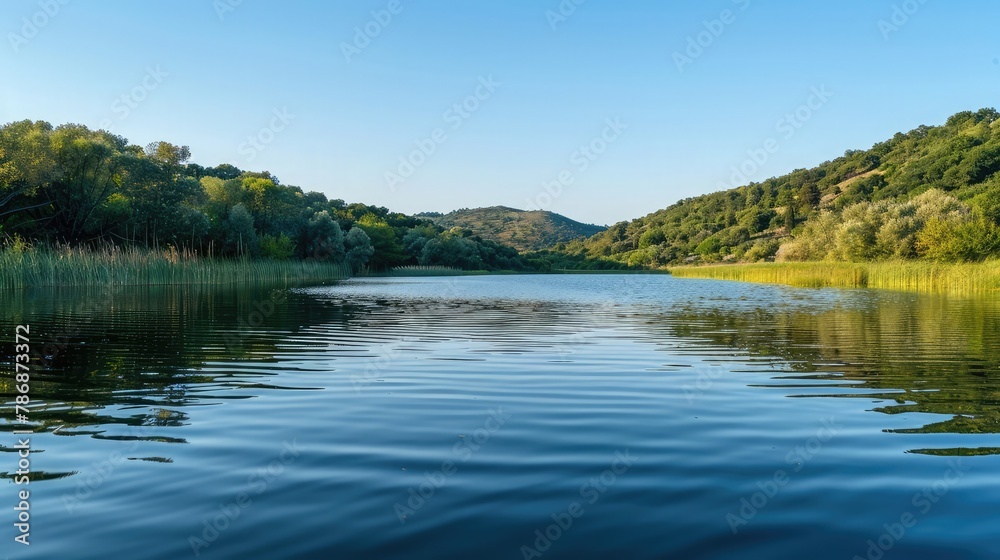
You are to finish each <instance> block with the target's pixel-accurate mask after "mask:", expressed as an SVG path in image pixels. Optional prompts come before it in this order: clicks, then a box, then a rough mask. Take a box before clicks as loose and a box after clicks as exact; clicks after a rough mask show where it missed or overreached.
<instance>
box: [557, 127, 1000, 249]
mask: <svg viewBox="0 0 1000 560" xmlns="http://www.w3.org/2000/svg"><path fill="white" fill-rule="evenodd" d="M998 172H1000V118H998V115H997V113H996V111H993V110H992V109H983V110H981V111H979V112H976V113H973V112H968V111H967V112H963V113H959V114H956V115H954V116H953V117H951V118H949V119H948V122H947V123H946V124H945V125H943V126H936V127H929V126H921V127H918V128H916V129H914V130H912V131H910V132H908V133H906V134H903V133H897V134H896V135H895V136H894V137H893V138H891V139H890V140H887V141H885V142H881V143H878V144H876V145H875V146H873V147H872V148H871V149H869V150H849V151H848V152H846V153H845V154H844V156H842V157H839V158H837V159H834V160H831V161H827V162H825V163H822V164H820V165H819V166H817V167H814V168H812V169H800V170H796V171H794V172H792V173H790V174H788V175H785V176H782V177H777V178H772V179H768V180H766V181H763V182H761V183H751V184H749V185H745V186H741V187H738V188H734V189H730V190H725V191H720V192H715V193H712V194H707V195H703V196H699V197H695V198H690V199H686V200H682V201H680V202H678V203H676V204H674V205H672V206H670V207H668V208H665V209H663V210H659V211H656V212H653V213H652V214H649V215H647V216H645V217H643V218H639V219H636V220H633V221H631V222H621V223H618V224H615V225H613V226H611V227H610V228H608V230H607V231H604V232H602V233H599V234H597V235H595V236H593V237H591V238H589V239H587V240H584V241H578V242H573V243H570V244H569V245H568V247H567V248H566V251H567V252H568V253H569V254H573V255H579V256H586V257H602V258H608V259H612V260H616V261H619V262H624V263H628V264H631V265H642V266H649V267H660V266H664V265H669V264H681V263H685V262H691V261H698V262H702V261H704V262H712V261H718V260H738V261H746V262H754V261H757V260H760V259H762V258H766V257H768V256H770V255H773V254H774V252H775V251H776V249H777V248H778V245H779V244H780V243H781V242H783V241H785V240H787V239H788V238H789V235H790V234H791V232H790V231H789V230H788V228H787V227H786V220H785V212H786V210H787V209H788V208H789V207H791V208H794V209H795V216H796V220H795V222H794V223H795V226H796V227H797V228H798V227H799V226H802V224H803V222H804V221H806V220H808V219H812V218H814V217H816V216H817V215H818V213H819V212H821V211H823V210H830V211H833V212H840V211H841V210H842V209H843V208H845V207H847V206H849V205H851V204H855V203H858V202H865V201H881V200H909V199H911V198H913V197H914V196H916V195H918V194H920V193H922V192H924V191H926V190H928V189H931V188H937V189H941V190H943V191H946V192H947V193H948V194H949V195H951V196H955V197H957V198H959V199H961V200H963V201H965V202H968V203H970V204H971V205H972V206H974V207H975V206H977V205H979V206H980V207H982V206H989V205H991V204H992V206H996V204H995V200H996V199H997V197H998V195H997V193H998V192H1000V173H998ZM990 199H992V202H991V200H990ZM992 206H991V207H989V208H986V210H987V211H989V212H991V213H992V214H993V215H994V219H998V218H997V217H996V214H997V212H998V209H997V208H995V207H992Z"/></svg>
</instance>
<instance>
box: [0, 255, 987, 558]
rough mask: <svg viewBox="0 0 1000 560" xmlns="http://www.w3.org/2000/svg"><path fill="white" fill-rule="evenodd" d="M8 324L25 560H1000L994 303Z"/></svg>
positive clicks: (347, 288)
mask: <svg viewBox="0 0 1000 560" xmlns="http://www.w3.org/2000/svg"><path fill="white" fill-rule="evenodd" d="M0 317H2V324H3V330H4V333H3V335H2V336H3V347H2V348H3V354H2V356H0V358H2V361H3V366H2V367H3V371H4V379H5V385H4V386H3V389H4V396H5V398H4V400H5V402H6V406H5V408H4V418H5V422H4V425H3V429H4V430H5V432H6V433H5V434H4V441H3V442H2V444H3V445H4V446H5V447H4V449H3V450H4V451H7V452H6V453H0V463H2V464H0V471H5V474H4V476H5V477H7V479H8V480H7V481H6V486H7V488H8V490H6V491H5V492H4V493H3V500H4V503H3V504H2V507H3V511H4V512H5V513H4V515H3V521H4V526H5V527H7V529H6V530H5V534H6V535H7V537H6V540H7V542H6V543H4V545H3V554H5V555H9V556H10V558H17V559H21V558H26V559H27V558H46V559H51V558H74V559H75V558H95V559H97V558H100V559H107V558H130V559H168V558H169V559H176V558H195V557H198V558H408V559H424V558H426V559H441V558H498V559H499V558H509V559H516V558H546V559H548V558H630V559H644V558H820V559H825V558H842V559H845V560H849V559H852V558H854V557H860V558H870V559H872V560H876V559H880V558H887V559H888V558H900V559H913V558H917V559H921V558H927V559H934V560H940V559H948V558H955V559H959V558H961V559H978V558H984V559H985V558H997V557H1000V541H998V539H997V538H996V535H997V530H998V527H1000V508H998V504H1000V475H998V474H997V473H998V472H1000V456H998V454H1000V442H998V438H997V437H996V433H997V432H998V430H1000V381H998V365H1000V302H998V298H996V297H992V298H978V299H977V298H960V297H944V296H930V295H916V294H907V293H895V292H878V291H865V290H833V289H828V290H809V289H794V288H787V287H780V286H769V285H752V284H738V283H729V282H721V281H712V280H683V279H675V278H672V277H670V276H665V275H541V276H531V275H524V276H465V277H453V278H367V279H365V278H363V279H354V280H349V281H345V282H341V283H338V284H335V285H331V286H318V287H302V288H294V289H281V290H272V289H265V288H260V289H222V288H219V289H208V288H187V289H183V288H163V287H160V288H141V289H139V288H106V289H94V290H65V289H63V290H55V289H53V290H41V289H38V290H32V291H29V292H26V293H24V294H21V295H11V294H4V295H2V296H0ZM17 324H28V325H30V328H31V344H32V346H33V348H34V349H35V350H36V351H38V352H39V353H40V354H42V355H43V357H42V358H39V359H37V360H36V361H35V362H34V363H33V364H32V367H34V368H36V369H35V370H34V372H33V376H32V379H31V395H32V397H33V404H32V407H31V410H30V418H31V420H32V421H33V422H35V424H36V428H35V429H36V432H37V433H35V434H34V435H32V436H31V448H32V452H31V471H32V473H33V480H32V482H31V483H30V484H29V485H28V486H27V487H26V488H28V489H30V491H31V501H30V508H31V509H30V512H31V533H30V538H31V543H32V544H31V546H30V547H25V546H23V545H19V544H16V543H14V542H13V540H12V539H13V536H14V530H13V529H12V528H11V524H12V523H14V522H15V516H14V513H15V512H14V510H13V509H12V508H13V507H14V506H15V505H16V496H15V493H16V492H15V490H17V489H22V488H25V487H24V486H15V485H14V484H13V478H14V475H13V474H12V473H13V471H15V470H16V468H17V454H16V453H14V452H12V449H11V448H12V447H13V446H14V445H15V444H16V443H17V440H16V439H15V436H14V434H12V433H11V432H12V430H14V429H17V426H16V425H14V424H12V423H11V421H12V419H13V413H14V410H13V398H14V389H13V387H12V386H11V383H10V373H11V371H12V370H13V365H12V364H13V354H14V347H13V341H14V326H15V325H17Z"/></svg>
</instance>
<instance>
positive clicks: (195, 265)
mask: <svg viewBox="0 0 1000 560" xmlns="http://www.w3.org/2000/svg"><path fill="white" fill-rule="evenodd" d="M349 276H350V269H349V267H347V266H346V265H344V264H335V263H325V262H309V261H276V260H250V259H210V258H203V257H199V256H197V255H194V254H191V253H180V252H177V251H175V250H166V251H152V250H139V249H121V248H108V249H101V250H85V249H73V248H59V249H28V250H18V251H15V250H10V249H7V250H3V251H0V290H2V291H8V290H18V289H22V288H25V287H35V286H142V285H149V286H155V285H193V284H202V285H223V284H271V283H273V284H282V283H284V284H289V283H294V282H305V281H328V280H337V279H342V278H347V277H349Z"/></svg>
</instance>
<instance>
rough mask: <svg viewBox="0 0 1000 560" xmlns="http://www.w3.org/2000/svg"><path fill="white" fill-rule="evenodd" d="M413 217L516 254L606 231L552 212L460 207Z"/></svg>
mask: <svg viewBox="0 0 1000 560" xmlns="http://www.w3.org/2000/svg"><path fill="white" fill-rule="evenodd" d="M417 217H418V218H425V219H430V220H433V221H434V222H435V223H436V224H437V225H439V226H441V227H444V228H446V229H451V228H453V227H459V228H462V229H467V230H469V231H471V232H472V234H473V235H478V236H480V237H482V238H483V239H489V240H492V241H496V242H498V243H503V244H505V245H511V246H513V247H515V248H516V249H517V250H519V251H537V250H540V249H546V248H549V247H552V246H554V245H556V244H558V243H565V242H568V241H572V240H574V239H581V238H586V237H590V236H592V235H595V234H597V233H600V232H602V231H604V230H605V229H606V228H604V227H602V226H597V225H593V224H584V223H581V222H577V221H575V220H571V219H569V218H567V217H566V216H562V215H560V214H555V213H553V212H546V211H543V210H518V209H516V208H508V207H506V206H491V207H489V208H473V209H468V208H463V209H461V210H456V211H454V212H451V213H448V214H444V215H441V214H438V213H433V212H427V213H424V214H418V215H417Z"/></svg>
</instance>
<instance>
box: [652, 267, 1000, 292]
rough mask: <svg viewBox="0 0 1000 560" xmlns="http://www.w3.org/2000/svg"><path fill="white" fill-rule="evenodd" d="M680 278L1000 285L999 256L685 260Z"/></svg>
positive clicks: (896, 286)
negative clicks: (958, 259) (964, 258)
mask: <svg viewBox="0 0 1000 560" xmlns="http://www.w3.org/2000/svg"><path fill="white" fill-rule="evenodd" d="M668 270H669V271H670V273H671V274H672V275H674V276H675V277H677V278H704V279H712V280H730V281H736V282H750V283H756V284H781V285H786V286H793V287H797V288H864V289H877V290H894V291H901V292H916V293H955V294H970V293H974V294H990V293H997V292H998V291H1000V261H985V262H981V263H935V262H923V261H886V262H871V263H851V262H786V263H755V264H722V265H703V266H681V267H670V268H669V269H668Z"/></svg>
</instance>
